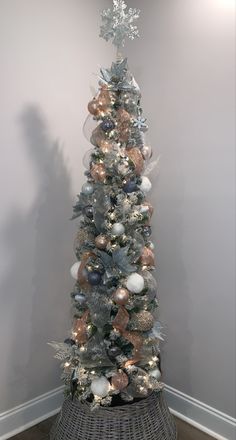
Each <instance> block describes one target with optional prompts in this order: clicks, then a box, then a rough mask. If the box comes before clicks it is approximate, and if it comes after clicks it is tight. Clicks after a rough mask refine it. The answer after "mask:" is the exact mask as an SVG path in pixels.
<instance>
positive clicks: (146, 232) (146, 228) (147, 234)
mask: <svg viewBox="0 0 236 440" xmlns="http://www.w3.org/2000/svg"><path fill="white" fill-rule="evenodd" d="M143 234H144V235H145V237H150V235H151V234H152V229H151V226H144V227H143Z"/></svg>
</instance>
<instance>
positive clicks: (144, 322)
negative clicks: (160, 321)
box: [129, 310, 154, 332]
mask: <svg viewBox="0 0 236 440" xmlns="http://www.w3.org/2000/svg"><path fill="white" fill-rule="evenodd" d="M153 325H154V318H153V315H152V314H151V313H150V312H148V311H147V310H142V312H138V313H133V314H132V316H131V320H130V322H129V326H130V328H131V330H138V331H139V332H147V331H149V330H151V329H152V327H153Z"/></svg>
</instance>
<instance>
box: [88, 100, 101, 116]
mask: <svg viewBox="0 0 236 440" xmlns="http://www.w3.org/2000/svg"><path fill="white" fill-rule="evenodd" d="M88 111H89V113H91V115H93V116H98V114H99V109H98V102H97V100H96V99H95V98H94V99H92V101H90V102H89V103H88Z"/></svg>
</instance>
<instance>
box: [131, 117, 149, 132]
mask: <svg viewBox="0 0 236 440" xmlns="http://www.w3.org/2000/svg"><path fill="white" fill-rule="evenodd" d="M146 120H147V119H146V118H143V117H142V116H138V117H137V118H136V119H134V120H133V125H134V127H135V128H138V129H139V130H141V131H145V130H147V128H148V125H147V124H146Z"/></svg>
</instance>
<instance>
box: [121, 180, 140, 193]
mask: <svg viewBox="0 0 236 440" xmlns="http://www.w3.org/2000/svg"><path fill="white" fill-rule="evenodd" d="M123 190H124V192H126V193H132V192H134V191H136V190H137V185H136V182H134V180H130V181H129V182H127V183H126V184H125V185H124V186H123Z"/></svg>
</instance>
